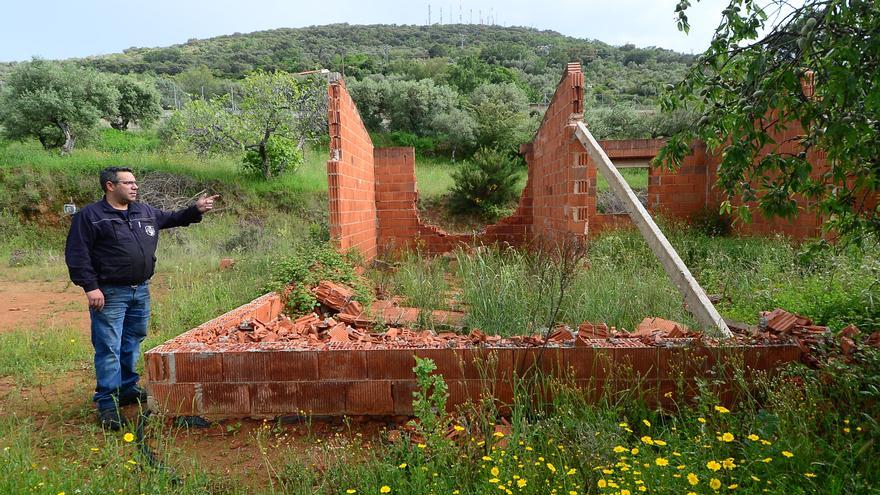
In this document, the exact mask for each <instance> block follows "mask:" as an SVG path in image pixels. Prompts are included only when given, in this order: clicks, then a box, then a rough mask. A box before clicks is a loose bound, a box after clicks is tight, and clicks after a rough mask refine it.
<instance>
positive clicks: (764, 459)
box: [761, 457, 773, 463]
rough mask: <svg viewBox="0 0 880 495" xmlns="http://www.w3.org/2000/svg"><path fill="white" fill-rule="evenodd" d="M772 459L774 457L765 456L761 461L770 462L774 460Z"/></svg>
mask: <svg viewBox="0 0 880 495" xmlns="http://www.w3.org/2000/svg"><path fill="white" fill-rule="evenodd" d="M772 460H773V458H772V457H765V458H763V459H761V462H764V463H768V462H770V461H772Z"/></svg>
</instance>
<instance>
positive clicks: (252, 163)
mask: <svg viewBox="0 0 880 495" xmlns="http://www.w3.org/2000/svg"><path fill="white" fill-rule="evenodd" d="M266 154H267V155H269V175H270V176H273V177H274V176H276V175H279V174H282V173H284V172H295V171H296V170H297V169H298V168H299V167H300V165H302V164H303V154H302V151H301V150H300V149H299V148H297V145H296V141H294V140H293V139H289V138H286V137H283V136H277V135H276V136H272V137H270V138H269V142H268V143H266ZM241 168H242V170H244V172H245V173H248V174H252V175H262V174H263V161H262V158H260V154H259V153H258V152H257V151H255V150H248V152H247V153H245V155H244V158H242V160H241Z"/></svg>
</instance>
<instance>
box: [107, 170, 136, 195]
mask: <svg viewBox="0 0 880 495" xmlns="http://www.w3.org/2000/svg"><path fill="white" fill-rule="evenodd" d="M131 171H132V170H131V169H130V168H128V167H107V168H105V169H104V170H101V190H102V191H104V192H107V183H108V182H112V183H114V184H115V183H116V181H117V180H118V179H117V177H116V174H117V173H119V172H131Z"/></svg>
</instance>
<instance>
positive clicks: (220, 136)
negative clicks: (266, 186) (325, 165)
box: [171, 71, 303, 179]
mask: <svg viewBox="0 0 880 495" xmlns="http://www.w3.org/2000/svg"><path fill="white" fill-rule="evenodd" d="M302 95H303V91H302V89H301V87H300V84H299V82H298V81H297V80H296V79H295V78H294V76H293V75H292V74H289V73H287V72H282V71H278V72H272V73H269V72H262V71H258V72H255V73H253V74H251V75H249V76H248V77H246V78H245V79H244V81H242V82H241V87H240V94H237V95H236V97H235V105H234V107H233V102H232V100H231V97H230V95H222V96H218V97H215V98H212V99H210V100H193V101H190V102H188V103H187V104H186V105H185V106H184V108H183V109H182V110H181V111H180V112H177V113H176V114H175V115H174V116H173V117H172V119H173V120H172V124H171V125H172V128H173V132H174V133H175V135H176V136H178V137H179V138H180V139H181V140H182V141H183V142H185V143H186V144H187V145H188V146H189V148H190V149H192V150H193V151H195V152H197V153H200V154H205V153H213V152H219V151H235V150H241V151H244V152H245V153H246V155H245V159H244V164H245V168H246V169H248V170H251V169H253V170H255V171H258V172H259V173H260V174H262V175H263V177H265V178H267V179H268V178H270V177H272V176H273V175H277V174H280V173H283V172H284V171H285V170H286V169H289V168H290V167H291V166H297V165H299V163H301V161H302V155H301V154H300V153H299V150H298V149H297V141H296V140H297V139H299V134H298V133H297V126H298V125H299V121H300V120H301V119H302V118H303V116H302V115H301V114H300V110H301V108H302V104H303V103H302Z"/></svg>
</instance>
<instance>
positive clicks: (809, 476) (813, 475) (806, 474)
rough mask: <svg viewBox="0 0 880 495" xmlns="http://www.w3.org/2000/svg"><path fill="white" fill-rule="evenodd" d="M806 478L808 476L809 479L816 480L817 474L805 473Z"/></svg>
mask: <svg viewBox="0 0 880 495" xmlns="http://www.w3.org/2000/svg"><path fill="white" fill-rule="evenodd" d="M804 476H806V477H807V478H815V477H816V473H804Z"/></svg>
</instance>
